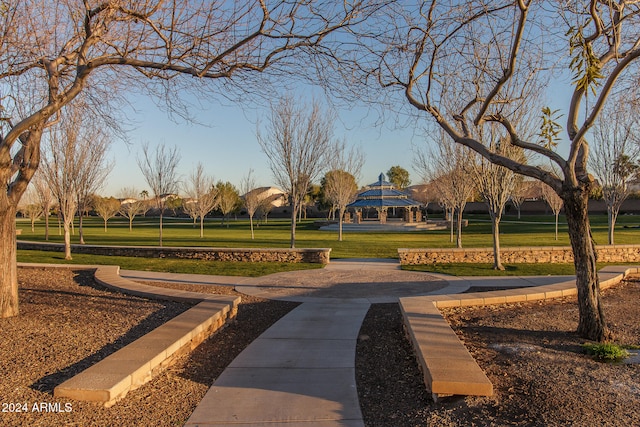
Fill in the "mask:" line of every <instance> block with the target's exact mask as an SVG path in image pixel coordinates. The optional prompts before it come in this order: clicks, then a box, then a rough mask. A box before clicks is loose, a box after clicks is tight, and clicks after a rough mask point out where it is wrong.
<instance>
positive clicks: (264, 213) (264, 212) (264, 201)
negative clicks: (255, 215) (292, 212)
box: [258, 195, 282, 224]
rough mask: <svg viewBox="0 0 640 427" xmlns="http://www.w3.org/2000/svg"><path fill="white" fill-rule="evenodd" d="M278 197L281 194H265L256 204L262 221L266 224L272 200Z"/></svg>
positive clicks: (271, 208) (271, 207)
mask: <svg viewBox="0 0 640 427" xmlns="http://www.w3.org/2000/svg"><path fill="white" fill-rule="evenodd" d="M276 197H278V198H280V197H282V196H281V195H277V196H266V197H263V198H261V199H260V204H259V206H258V212H260V216H261V217H262V221H263V222H264V223H265V224H266V223H267V221H268V218H269V214H270V213H271V211H272V210H273V202H274V199H275V198H276Z"/></svg>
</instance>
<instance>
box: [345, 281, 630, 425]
mask: <svg viewBox="0 0 640 427" xmlns="http://www.w3.org/2000/svg"><path fill="white" fill-rule="evenodd" d="M603 301H604V304H605V315H606V316H607V319H608V322H609V324H610V326H611V329H612V330H613V332H614V333H615V334H616V337H617V341H618V342H619V343H621V344H628V345H636V346H637V345H638V344H640V306H639V303H640V281H628V282H624V283H622V284H620V285H618V286H616V287H614V288H613V289H610V290H606V291H604V292H603ZM445 316H446V317H447V319H448V320H449V322H450V324H451V325H452V327H453V328H454V329H455V330H456V332H457V333H458V335H459V336H460V337H461V339H463V340H464V342H465V345H467V348H469V350H470V351H471V353H472V354H473V356H474V357H475V358H476V360H477V361H478V364H479V365H480V366H481V367H482V368H483V369H484V371H485V372H486V374H487V376H488V377H489V379H490V380H491V382H492V383H493V385H494V390H495V393H494V396H492V397H451V398H445V399H441V400H440V401H439V403H437V404H435V403H433V402H432V401H431V400H430V399H429V395H428V394H427V393H426V392H425V390H424V387H423V386H422V384H421V381H422V379H421V375H420V373H419V370H418V367H417V364H416V362H415V359H414V358H413V357H412V355H411V353H410V352H411V349H410V347H409V344H408V343H407V341H406V340H404V339H403V338H404V331H403V327H402V319H401V316H400V311H399V308H398V307H397V305H395V304H391V305H376V306H373V307H372V309H371V310H370V311H369V314H368V315H367V318H366V319H365V322H364V324H363V328H362V330H361V336H360V342H359V343H358V352H357V358H356V371H357V379H358V392H359V395H360V404H361V406H362V407H363V414H364V417H365V421H366V424H367V426H369V427H374V426H395V427H404V426H568V425H571V426H581V427H582V426H586V427H588V426H594V427H595V426H598V427H599V426H638V425H640V365H638V364H622V363H618V364H611V363H601V362H596V361H594V360H592V359H591V358H590V356H587V355H585V354H582V351H581V344H583V342H584V340H582V339H580V338H579V337H578V336H577V335H576V334H575V333H574V332H573V331H574V330H575V329H576V327H577V320H578V313H577V305H576V301H575V299H574V298H565V299H562V300H555V301H549V302H538V303H523V304H511V305H502V306H488V307H474V308H459V309H451V310H447V311H446V312H445Z"/></svg>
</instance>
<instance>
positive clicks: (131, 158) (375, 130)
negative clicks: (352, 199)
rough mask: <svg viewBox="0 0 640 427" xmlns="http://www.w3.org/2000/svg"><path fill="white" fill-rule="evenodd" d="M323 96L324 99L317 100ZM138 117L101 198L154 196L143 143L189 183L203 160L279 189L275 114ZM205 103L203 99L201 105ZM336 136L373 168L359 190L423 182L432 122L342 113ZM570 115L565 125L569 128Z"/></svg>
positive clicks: (213, 107)
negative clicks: (416, 159) (172, 152)
mask: <svg viewBox="0 0 640 427" xmlns="http://www.w3.org/2000/svg"><path fill="white" fill-rule="evenodd" d="M570 88H571V86H570V82H569V81H568V79H567V78H564V79H558V80H556V81H554V82H552V84H551V85H550V88H549V90H548V91H547V93H550V94H553V96H552V97H550V99H549V100H548V101H547V103H548V105H549V106H550V107H551V108H552V109H560V110H561V111H560V112H561V113H563V114H564V113H565V111H563V109H564V108H566V107H567V105H568V101H569V96H570ZM298 89H300V91H299V92H297V93H300V94H304V96H306V97H308V99H301V100H300V102H302V103H307V104H308V103H310V102H311V97H312V96H313V93H314V90H313V89H311V88H308V87H300V88H298ZM316 98H319V97H316ZM131 102H132V104H133V106H134V108H135V109H136V112H128V113H127V114H129V118H130V120H131V121H132V122H135V127H134V128H132V129H131V130H130V131H129V132H128V134H127V136H128V143H125V142H123V141H114V144H113V146H112V148H111V158H112V160H113V161H114V168H113V170H112V172H111V173H110V175H109V177H108V178H107V181H106V184H105V186H104V187H103V189H102V190H101V191H100V192H99V193H100V194H102V195H104V196H118V193H119V192H120V190H121V189H122V188H123V187H135V188H137V189H138V191H142V190H144V189H147V190H148V186H147V184H146V182H145V180H144V177H143V175H142V173H141V172H140V169H139V167H138V164H137V162H136V159H137V157H138V156H139V153H140V147H141V144H142V143H145V142H149V143H150V144H151V145H152V146H153V145H154V144H160V143H164V144H166V145H167V146H173V145H176V146H178V147H179V149H180V152H181V154H182V157H181V161H180V170H179V172H180V175H181V177H182V179H183V180H186V179H188V176H189V174H190V172H191V171H192V170H193V168H195V166H196V165H197V164H198V162H202V163H203V165H204V166H205V170H206V171H207V173H208V174H209V175H211V176H213V177H214V178H215V180H216V181H218V180H222V181H230V182H231V183H232V184H234V185H236V186H239V185H240V182H241V180H242V178H243V177H244V176H246V175H247V173H248V171H249V169H253V170H254V177H255V179H256V183H257V185H259V186H271V185H274V182H273V177H272V173H271V170H270V169H269V166H268V161H267V158H266V156H265V155H264V154H263V153H262V151H261V149H260V146H259V144H258V141H257V138H256V129H257V125H256V121H257V120H261V121H262V122H264V121H265V120H266V117H267V115H268V113H269V111H268V109H267V108H261V107H251V106H247V105H245V106H242V105H220V104H214V103H211V104H209V105H206V104H205V105H204V109H203V110H199V111H194V112H193V114H194V116H195V118H196V119H197V121H198V122H200V123H202V124H193V123H188V122H185V121H177V122H176V121H172V120H171V119H170V118H169V117H168V115H167V113H166V112H164V111H161V110H160V109H159V108H158V107H157V106H156V105H154V103H153V102H152V100H151V99H150V98H148V97H144V96H141V95H140V96H137V97H136V98H133V99H131ZM199 103H200V104H202V103H203V102H202V100H200V101H199ZM336 113H337V116H338V120H336V123H335V137H336V138H337V139H344V140H346V141H347V143H348V144H350V145H354V146H360V147H361V148H362V151H363V152H364V154H365V165H364V167H363V169H362V171H361V173H360V176H359V182H358V183H359V184H360V185H366V184H369V183H372V182H374V181H376V180H377V178H378V175H379V174H380V172H386V171H387V170H388V169H389V168H390V167H391V166H395V165H400V166H402V167H403V168H405V169H407V170H408V171H409V173H410V179H411V182H412V183H413V184H417V183H419V182H420V180H421V178H420V176H419V174H418V172H416V171H415V170H414V168H413V147H414V146H418V147H420V146H424V144H426V141H425V138H424V136H423V129H424V127H425V125H426V124H427V123H429V122H430V121H431V119H430V118H427V117H426V116H425V119H424V120H419V122H418V123H416V126H415V127H412V126H411V125H409V126H397V125H396V124H395V122H394V117H393V115H392V114H390V115H389V117H388V118H387V119H388V121H386V122H384V124H382V125H380V124H376V119H379V117H378V115H377V114H378V113H369V111H368V110H367V108H364V107H361V108H357V107H356V108H353V109H352V110H346V109H345V110H338V111H336ZM565 119H566V115H565V116H563V118H562V119H561V120H560V122H561V123H562V124H563V125H564V120H565ZM567 147H568V143H566V141H564V142H561V143H560V146H559V147H558V151H559V152H560V153H561V154H566V153H564V151H566V149H567Z"/></svg>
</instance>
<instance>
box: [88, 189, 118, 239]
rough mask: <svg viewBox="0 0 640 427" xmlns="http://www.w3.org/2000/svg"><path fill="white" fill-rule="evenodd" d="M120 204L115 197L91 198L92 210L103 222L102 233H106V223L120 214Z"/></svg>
mask: <svg viewBox="0 0 640 427" xmlns="http://www.w3.org/2000/svg"><path fill="white" fill-rule="evenodd" d="M121 205H122V203H120V200H118V199H116V198H115V197H100V196H96V197H94V198H93V209H94V210H95V211H96V213H97V214H98V216H99V217H100V218H102V220H103V221H104V232H105V233H106V232H107V221H109V220H110V219H111V218H113V217H114V216H116V215H117V214H118V212H120V208H121Z"/></svg>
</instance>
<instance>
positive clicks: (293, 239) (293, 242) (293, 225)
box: [291, 201, 298, 248]
mask: <svg viewBox="0 0 640 427" xmlns="http://www.w3.org/2000/svg"><path fill="white" fill-rule="evenodd" d="M297 211H298V206H296V203H295V201H292V202H291V248H295V247H296V217H297V216H298V212H297Z"/></svg>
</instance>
